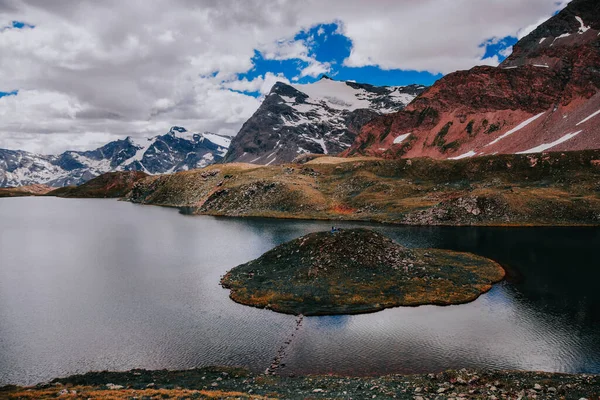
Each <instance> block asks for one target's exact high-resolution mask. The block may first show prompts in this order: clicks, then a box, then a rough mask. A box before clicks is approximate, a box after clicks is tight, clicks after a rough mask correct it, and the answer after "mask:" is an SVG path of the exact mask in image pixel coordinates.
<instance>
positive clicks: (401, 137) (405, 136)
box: [394, 132, 410, 144]
mask: <svg viewBox="0 0 600 400" xmlns="http://www.w3.org/2000/svg"><path fill="white" fill-rule="evenodd" d="M409 136H410V132H408V133H406V134H404V135H400V136H397V137H396V138H395V139H394V144H398V143H402V142H403V141H404V140H406V138H407V137H409Z"/></svg>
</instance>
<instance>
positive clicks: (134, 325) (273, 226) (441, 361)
mask: <svg viewBox="0 0 600 400" xmlns="http://www.w3.org/2000/svg"><path fill="white" fill-rule="evenodd" d="M336 225H339V226H343V227H349V226H353V225H356V224H348V223H344V224H342V223H339V224H336ZM360 225H361V226H369V225H368V224H360ZM330 226H331V223H330V222H311V221H278V220H265V219H227V218H213V217H190V216H184V215H181V214H179V213H178V212H177V210H173V209H167V208H159V207H152V206H139V205H133V204H129V203H125V202H118V201H114V200H71V199H56V198H20V199H0V385H1V384H7V383H17V384H31V383H36V382H40V381H45V380H48V379H50V378H54V377H57V376H65V375H70V374H74V373H83V372H86V371H91V370H105V369H108V370H127V369H131V368H147V369H160V368H169V369H185V368H191V367H200V366H208V365H229V366H245V367H249V368H251V369H253V370H255V371H264V370H265V369H266V367H267V366H268V365H269V364H270V360H271V359H272V358H273V357H274V356H275V355H276V353H277V351H278V349H279V348H280V347H281V346H282V345H283V344H284V342H285V341H286V340H287V338H288V337H290V334H291V333H292V332H293V331H294V326H295V317H293V316H287V315H281V314H276V313H274V312H271V311H267V310H259V309H255V308H251V307H246V306H242V305H239V304H236V303H234V302H232V301H231V300H229V298H228V294H229V292H228V291H227V290H225V289H222V288H221V287H220V286H219V279H220V276H221V275H223V274H224V273H225V272H226V271H227V270H229V269H230V268H232V267H234V266H236V265H238V264H240V263H243V262H246V261H248V260H250V259H253V258H256V257H258V256H259V255H260V254H262V253H263V252H265V251H266V250H269V249H270V248H272V247H274V246H276V245H277V244H280V243H282V242H285V241H287V240H290V239H293V238H296V237H298V236H301V235H304V234H306V233H309V232H313V231H319V230H325V229H329V228H330ZM372 226H373V227H374V228H375V229H377V230H380V231H382V232H383V233H385V234H387V235H389V236H391V237H393V238H394V239H395V240H397V241H398V242H399V243H401V244H404V245H407V246H413V247H440V248H446V249H454V250H464V251H471V252H474V253H477V254H480V255H483V256H487V257H490V258H493V259H495V260H497V261H498V262H500V263H501V264H502V265H503V266H504V267H505V268H507V269H508V271H509V279H508V280H507V281H505V282H503V283H501V284H498V285H496V286H495V287H494V288H493V289H492V290H491V291H490V292H489V293H487V294H485V295H483V296H481V297H480V298H479V299H478V300H476V301H474V302H472V303H469V304H464V305H459V306H450V307H437V306H422V307H416V308H395V309H388V310H385V311H382V312H378V313H374V314H366V315H357V316H336V317H310V318H305V319H304V322H303V324H302V327H301V328H300V330H299V331H298V333H296V335H295V336H294V339H293V341H292V343H291V344H290V345H289V346H288V347H287V350H286V356H285V357H284V359H283V361H282V362H283V363H285V365H286V366H285V368H284V369H283V370H282V371H283V372H284V373H296V374H299V373H337V374H341V373H343V374H353V375H370V374H382V373H415V372H432V371H438V370H443V369H446V368H461V367H482V368H503V369H527V370H545V371H560V372H587V373H600V290H599V288H600V285H599V283H598V282H600V256H599V253H600V229H595V228H590V229H582V228H552V229H547V228H527V229H504V228H433V227H431V228H415V227H390V226H382V225H372Z"/></svg>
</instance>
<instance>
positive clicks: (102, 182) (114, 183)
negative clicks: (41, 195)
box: [48, 171, 148, 198]
mask: <svg viewBox="0 0 600 400" xmlns="http://www.w3.org/2000/svg"><path fill="white" fill-rule="evenodd" d="M147 176H148V174H146V173H145V172H141V171H120V172H107V173H106V174H102V175H100V176H98V177H96V178H93V179H90V180H89V181H87V182H85V183H83V184H81V185H79V186H65V187H61V188H58V189H55V190H53V191H51V192H49V193H48V196H56V197H76V198H99V197H104V198H119V197H123V196H125V195H126V194H128V193H129V192H130V191H131V189H132V188H133V185H134V184H135V183H136V182H138V181H140V180H142V179H144V178H146V177H147Z"/></svg>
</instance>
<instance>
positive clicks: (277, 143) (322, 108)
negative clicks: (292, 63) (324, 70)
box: [224, 76, 425, 165]
mask: <svg viewBox="0 0 600 400" xmlns="http://www.w3.org/2000/svg"><path fill="white" fill-rule="evenodd" d="M423 90H425V86H420V85H410V86H399V87H385V86H383V87H377V86H372V85H367V84H360V83H354V82H343V81H334V80H332V79H330V78H328V77H326V76H324V77H323V78H321V80H319V81H317V82H315V83H311V84H305V85H288V84H285V83H282V82H277V83H276V84H275V85H274V86H273V88H272V89H271V92H270V93H269V95H268V96H267V97H266V98H265V99H264V101H263V103H262V104H261V106H260V107H259V108H258V110H257V111H256V112H255V113H254V115H253V116H252V117H251V118H250V119H249V120H248V121H247V122H246V123H245V124H244V125H243V126H242V129H241V130H240V132H239V133H238V135H237V136H236V137H235V138H234V139H233V141H232V143H231V147H230V148H229V151H228V152H227V155H226V156H225V159H224V161H225V162H248V163H254V164H266V165H269V164H281V163H285V162H290V161H292V160H293V159H294V158H296V157H297V156H298V155H301V154H304V153H315V154H337V153H340V152H342V151H344V150H346V149H347V148H348V147H350V145H351V144H352V143H353V142H354V138H355V137H356V134H357V133H358V131H359V130H360V128H361V127H362V126H363V125H364V124H366V123H367V122H369V121H370V120H372V119H373V118H375V117H377V116H379V115H381V114H386V113H393V112H396V111H398V110H401V109H403V108H404V107H405V106H406V105H407V104H408V103H410V102H411V101H412V100H413V99H414V98H415V97H416V96H417V95H418V94H420V93H421V92H423Z"/></svg>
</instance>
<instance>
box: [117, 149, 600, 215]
mask: <svg viewBox="0 0 600 400" xmlns="http://www.w3.org/2000/svg"><path fill="white" fill-rule="evenodd" d="M599 182H600V150H593V151H592V150H590V151H583V152H571V153H546V154H533V155H497V156H485V157H474V158H468V159H463V160H456V161H454V160H443V161H435V160H432V159H429V158H419V159H401V160H382V159H375V158H366V157H362V158H333V157H320V158H316V159H314V160H312V161H309V162H307V163H306V164H288V165H282V166H256V165H251V164H237V163H236V164H223V165H216V166H210V167H207V168H205V169H202V170H194V171H187V172H179V173H177V174H172V175H163V176H154V177H149V178H147V179H144V180H143V181H140V182H139V183H137V184H136V185H135V186H134V188H133V190H132V192H131V194H130V195H129V198H130V200H131V201H133V202H136V203H143V204H155V205H164V206H173V207H181V208H183V209H184V211H186V212H190V213H197V214H209V215H226V216H260V217H277V218H306V219H331V220H335V219H347V220H367V221H381V222H389V223H399V224H412V225H573V224H574V225H599V224H600V197H599V193H600V186H599Z"/></svg>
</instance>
